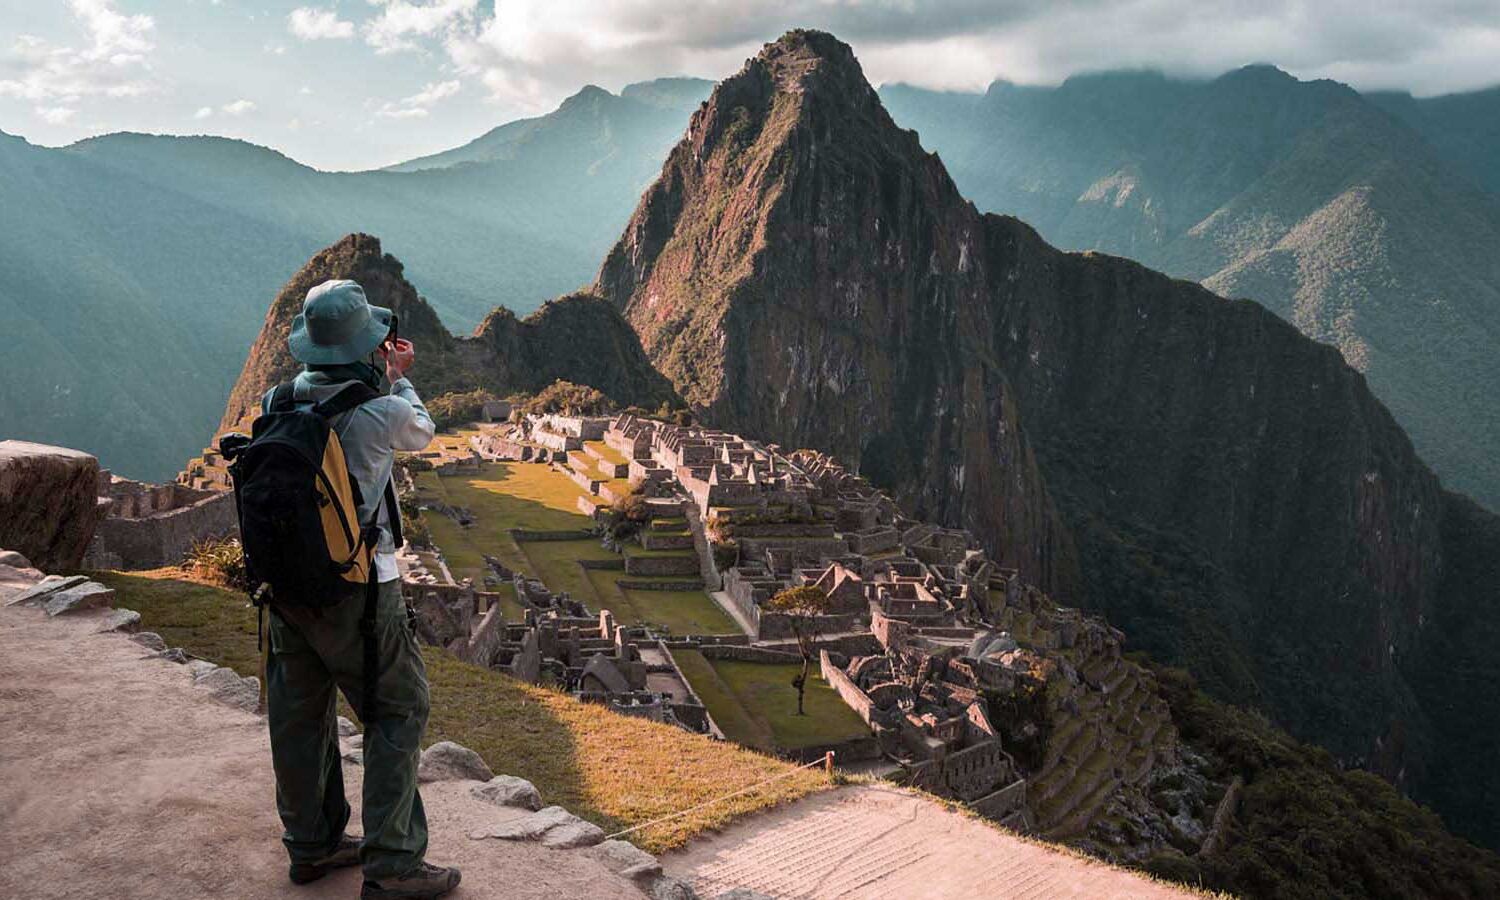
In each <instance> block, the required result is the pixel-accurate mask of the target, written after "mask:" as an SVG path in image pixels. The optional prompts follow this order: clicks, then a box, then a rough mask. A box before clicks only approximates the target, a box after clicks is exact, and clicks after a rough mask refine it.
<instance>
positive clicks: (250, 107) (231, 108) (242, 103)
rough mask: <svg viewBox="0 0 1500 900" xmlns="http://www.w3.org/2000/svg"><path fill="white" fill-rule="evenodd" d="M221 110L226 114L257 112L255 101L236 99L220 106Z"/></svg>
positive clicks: (239, 114)
mask: <svg viewBox="0 0 1500 900" xmlns="http://www.w3.org/2000/svg"><path fill="white" fill-rule="evenodd" d="M219 112H221V113H223V114H224V115H226V116H243V115H244V114H245V113H249V112H255V101H253V100H236V101H234V102H233V103H226V104H224V105H223V106H221V107H219Z"/></svg>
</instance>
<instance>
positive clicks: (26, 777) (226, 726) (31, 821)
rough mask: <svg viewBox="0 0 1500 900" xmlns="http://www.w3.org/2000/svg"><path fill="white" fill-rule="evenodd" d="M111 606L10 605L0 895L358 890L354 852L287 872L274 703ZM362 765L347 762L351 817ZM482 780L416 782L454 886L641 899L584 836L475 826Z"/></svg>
mask: <svg viewBox="0 0 1500 900" xmlns="http://www.w3.org/2000/svg"><path fill="white" fill-rule="evenodd" d="M102 615H103V611H100V612H99V613H78V614H72V615H66V616H60V617H58V618H56V619H48V618H47V617H46V616H45V615H43V613H42V612H41V611H40V610H37V609H22V608H19V607H13V608H4V609H0V723H3V724H0V832H3V833H4V835H5V839H4V844H3V850H0V897H7V898H8V897H17V898H27V900H38V898H79V900H82V898H106V897H107V898H111V900H123V898H135V897H140V898H182V900H197V898H210V897H215V898H218V897H222V898H236V900H239V898H247V900H248V898H263V897H295V898H305V900H315V898H331V897H357V896H358V895H359V887H360V876H359V873H358V870H357V869H353V870H345V871H343V872H339V873H337V874H335V875H332V876H330V877H328V878H326V879H324V880H323V881H321V882H318V883H317V884H315V885H311V886H308V887H301V888H298V887H293V886H292V885H291V884H290V882H288V881H287V879H286V856H285V854H284V852H283V851H282V848H281V844H280V836H281V827H280V823H279V821H278V820H277V818H276V812H275V806H274V796H275V794H274V786H273V782H272V778H271V757H270V746H269V743H268V741H267V737H266V727H265V720H264V719H262V718H260V717H258V716H254V715H251V714H248V713H244V712H240V711H238V710H235V709H231V708H229V707H226V706H223V705H221V704H219V703H216V702H214V701H212V700H210V699H209V698H208V697H207V695H206V694H205V693H204V692H203V691H201V690H199V689H197V688H194V687H193V686H192V685H191V678H190V677H189V675H188V672H187V670H186V668H185V667H183V666H180V665H175V664H172V663H169V662H164V661H160V660H144V659H143V657H144V656H146V655H147V652H146V651H145V650H144V649H143V648H142V647H141V646H139V645H137V644H135V643H133V642H131V641H130V640H129V639H128V638H127V637H125V636H124V635H119V634H94V633H93V631H94V629H95V627H97V620H98V619H99V618H100V617H101V616H102ZM361 771H362V770H361V769H360V768H359V767H358V766H350V765H346V766H345V778H346V783H347V784H348V791H349V793H350V795H351V798H350V799H351V801H352V802H354V804H355V813H354V816H355V818H354V821H355V822H358V821H359V818H358V817H359V811H358V792H359V780H360V775H361ZM473 784H474V783H473V782H444V783H438V784H431V785H425V786H423V788H422V795H423V799H424V801H425V802H426V804H427V811H428V818H429V822H430V825H431V828H432V848H431V851H430V853H429V859H431V860H432V861H434V862H438V863H448V864H456V865H459V866H461V867H462V868H463V871H464V882H463V885H462V886H461V887H460V888H459V889H458V891H456V892H454V893H453V894H452V895H451V896H453V897H463V898H508V900H514V898H519V900H533V898H534V900H542V898H547V900H556V898H570V897H580V898H582V897H587V898H591V900H593V898H598V900H614V898H628V900H641V898H642V894H641V892H640V890H639V889H637V888H636V887H635V886H634V885H632V884H631V883H630V882H628V881H625V880H623V879H621V878H619V877H618V876H616V875H614V874H612V873H611V872H609V871H608V870H606V869H605V868H604V867H603V866H602V865H601V864H600V863H599V862H597V861H595V860H594V859H593V858H592V857H590V856H588V855H587V854H586V852H584V851H568V850H548V849H545V848H542V847H538V846H536V845H534V844H524V843H516V842H511V841H498V840H485V841H474V840H471V839H469V838H468V837H467V834H468V832H469V831H470V830H471V829H472V828H475V827H477V826H479V825H482V824H484V823H486V822H492V821H495V820H497V819H501V818H505V817H507V815H508V813H507V811H504V810H501V809H498V808H496V807H493V806H488V805H486V804H483V803H481V802H479V801H477V800H474V799H472V798H471V797H470V796H469V788H470V787H471V786H472V785H473ZM543 799H544V800H545V799H546V798H543ZM509 815H516V814H515V813H509Z"/></svg>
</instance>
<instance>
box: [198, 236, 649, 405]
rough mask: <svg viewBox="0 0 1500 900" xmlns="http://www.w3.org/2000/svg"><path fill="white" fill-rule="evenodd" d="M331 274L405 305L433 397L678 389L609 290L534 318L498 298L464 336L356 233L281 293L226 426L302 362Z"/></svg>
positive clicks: (639, 399) (619, 395)
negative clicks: (310, 311)
mask: <svg viewBox="0 0 1500 900" xmlns="http://www.w3.org/2000/svg"><path fill="white" fill-rule="evenodd" d="M330 278H350V279H353V280H355V281H357V282H359V283H360V285H361V286H362V287H363V288H364V289H365V295H366V296H367V297H368V298H369V300H370V302H371V303H373V304H375V305H376V306H384V307H387V308H389V309H391V310H393V311H395V313H396V315H397V316H398V317H399V319H400V333H401V336H402V337H404V338H408V339H410V340H411V341H412V342H413V343H414V344H415V345H416V349H417V364H416V367H415V368H414V369H413V370H412V380H413V381H414V382H415V383H416V384H417V386H418V389H419V390H420V391H421V392H422V394H423V396H424V397H429V398H430V397H434V396H437V395H438V394H442V393H445V392H447V391H459V390H472V389H474V388H484V389H486V390H489V391H492V392H494V393H496V394H500V395H502V396H503V395H505V394H509V393H512V392H515V391H526V392H534V391H538V390H540V389H542V388H543V387H546V386H547V385H549V384H551V383H552V382H553V381H556V380H557V379H564V380H566V381H572V382H575V383H578V384H587V385H589V386H591V387H594V388H597V389H598V390H600V391H602V392H604V393H605V394H606V395H608V396H609V397H610V398H611V399H612V400H614V401H616V402H618V403H620V404H621V405H630V404H637V405H640V406H649V407H651V408H655V407H656V406H658V405H660V404H661V403H663V402H670V401H672V400H673V399H674V397H675V395H674V393H673V391H672V388H671V385H670V384H668V383H667V381H666V380H665V379H664V378H662V377H661V375H659V374H658V373H657V372H656V370H655V369H653V368H652V366H651V363H650V361H648V360H647V359H646V356H645V354H644V353H642V352H641V346H640V341H639V340H638V339H637V338H636V336H635V334H634V333H633V332H632V331H631V329H630V326H629V325H628V324H626V323H625V322H624V321H623V320H622V319H621V318H620V316H619V315H618V314H617V313H616V312H615V311H614V310H613V309H612V308H611V307H610V306H609V304H607V303H605V302H603V301H602V300H600V299H599V298H596V297H591V296H589V295H587V294H573V295H569V296H566V297H561V298H558V299H556V300H552V301H550V302H548V303H546V304H544V305H543V306H542V307H541V308H540V309H538V310H537V311H536V312H534V313H532V314H531V315H530V316H527V317H526V318H524V319H520V318H517V317H516V316H515V314H514V313H512V312H511V311H510V310H508V309H505V308H504V307H498V308H496V309H495V310H494V311H492V312H491V313H490V314H489V316H487V317H486V318H485V320H484V322H483V323H481V324H480V326H479V327H478V328H477V329H475V331H474V333H473V334H472V335H469V336H466V337H455V336H454V335H452V334H451V333H449V331H448V330H447V328H445V327H444V326H443V323H442V322H441V321H440V320H439V319H438V316H437V313H436V312H434V311H433V309H432V307H431V306H429V305H428V304H427V301H426V300H424V299H422V297H420V296H418V294H417V291H416V288H414V287H412V285H411V284H410V283H409V282H408V281H407V280H406V278H405V277H404V275H403V269H402V265H401V263H400V261H398V260H397V259H396V258H395V257H394V256H392V255H390V254H388V253H383V252H382V250H381V246H380V240H379V239H378V238H375V237H372V236H370V235H367V234H351V235H348V236H346V237H344V238H343V239H342V240H340V241H338V242H337V243H335V244H333V245H332V246H329V247H327V248H325V249H323V250H321V251H319V252H318V253H317V255H315V256H314V257H313V258H312V259H311V260H309V261H308V262H307V264H306V265H305V266H303V267H302V268H301V269H300V270H299V271H298V272H297V273H296V274H295V275H293V276H292V278H291V280H290V281H288V282H287V283H286V286H285V287H283V288H282V289H281V292H280V293H279V294H277V296H276V299H275V300H274V301H272V303H271V308H270V310H269V311H268V312H267V313H266V321H265V324H264V325H263V326H262V328H261V331H260V334H259V336H257V337H256V339H255V342H254V343H253V344H252V345H251V347H250V353H249V356H248V357H247V359H246V360H245V366H244V368H243V369H242V370H241V372H240V377H239V380H238V381H237V382H236V383H235V386H234V388H233V390H232V391H231V392H230V395H229V401H228V404H227V406H226V408H225V410H224V417H223V420H222V421H221V423H220V429H219V432H220V433H222V432H224V431H229V430H231V429H234V428H237V427H238V428H244V427H245V426H246V425H248V422H249V420H250V419H253V418H254V415H255V414H256V412H257V410H258V409H259V403H260V398H261V396H262V395H263V394H264V393H265V392H266V390H268V389H269V388H270V387H272V386H273V385H275V384H277V383H279V382H281V381H285V380H287V379H289V378H291V377H293V376H294V375H296V374H297V373H298V372H299V371H301V368H302V367H301V365H300V364H299V363H298V362H297V361H296V360H294V359H292V356H291V353H290V351H289V350H288V348H287V335H288V334H289V333H290V332H291V327H292V320H293V319H294V318H296V316H297V314H298V313H300V312H301V311H302V300H303V298H304V297H305V296H306V295H307V292H308V290H309V289H311V288H312V287H314V286H315V285H318V284H321V283H322V282H324V281H327V280H328V279H330Z"/></svg>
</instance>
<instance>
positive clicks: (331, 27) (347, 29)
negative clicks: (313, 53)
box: [286, 6, 354, 41]
mask: <svg viewBox="0 0 1500 900" xmlns="http://www.w3.org/2000/svg"><path fill="white" fill-rule="evenodd" d="M286 25H287V30H288V31H290V32H291V33H292V35H293V36H295V37H298V38H301V39H302V40H304V41H322V40H341V39H344V38H352V37H354V23H353V22H349V21H345V20H343V19H340V18H339V14H338V13H336V12H334V11H333V10H331V9H318V8H316V7H312V6H299V7H298V8H296V9H294V10H292V12H291V14H290V15H288V16H287V17H286Z"/></svg>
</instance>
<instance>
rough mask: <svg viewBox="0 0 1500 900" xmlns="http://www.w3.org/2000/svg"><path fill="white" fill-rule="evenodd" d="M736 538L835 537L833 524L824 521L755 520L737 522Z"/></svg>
mask: <svg viewBox="0 0 1500 900" xmlns="http://www.w3.org/2000/svg"><path fill="white" fill-rule="evenodd" d="M733 527H734V536H735V537H736V538H747V537H748V538H756V537H791V538H833V537H835V535H834V533H833V526H832V525H829V524H827V523H823V522H754V523H746V524H743V525H740V524H736V525H734V526H733Z"/></svg>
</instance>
